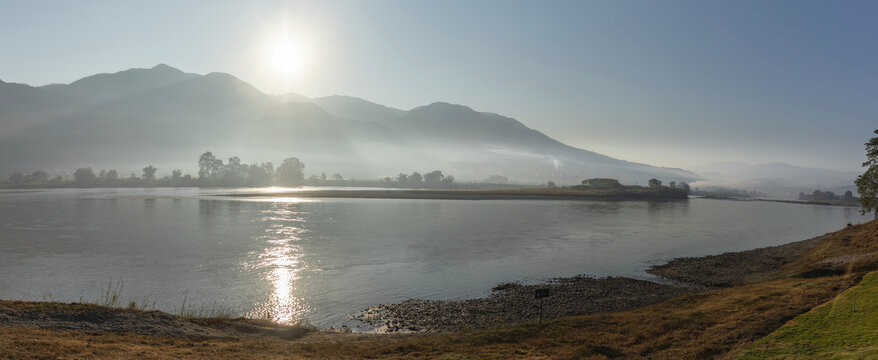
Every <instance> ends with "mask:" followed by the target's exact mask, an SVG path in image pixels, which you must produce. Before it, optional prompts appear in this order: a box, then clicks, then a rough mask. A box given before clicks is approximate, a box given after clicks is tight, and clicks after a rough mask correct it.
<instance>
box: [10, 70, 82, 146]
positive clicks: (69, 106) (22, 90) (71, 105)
mask: <svg viewBox="0 0 878 360" xmlns="http://www.w3.org/2000/svg"><path fill="white" fill-rule="evenodd" d="M86 106H87V104H85V103H84V102H82V101H80V100H78V99H76V98H72V97H69V96H65V95H60V94H56V93H54V92H51V91H46V90H44V89H40V88H35V87H32V86H30V85H24V84H15V83H7V82H3V81H0V138H3V137H10V136H13V135H14V134H15V133H17V132H18V131H20V130H22V129H25V128H28V127H31V126H35V125H39V124H40V123H42V122H43V121H46V120H47V119H52V118H56V117H59V116H62V115H65V114H69V113H73V112H76V111H79V110H82V109H83V108H85V107H86Z"/></svg>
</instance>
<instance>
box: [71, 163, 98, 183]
mask: <svg viewBox="0 0 878 360" xmlns="http://www.w3.org/2000/svg"><path fill="white" fill-rule="evenodd" d="M96 178H97V176H95V172H94V171H92V169H91V168H90V167H87V168H79V169H76V172H74V173H73V181H75V182H76V183H77V184H78V185H91V184H92V183H94V182H95V179H96Z"/></svg>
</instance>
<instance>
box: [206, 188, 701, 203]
mask: <svg viewBox="0 0 878 360" xmlns="http://www.w3.org/2000/svg"><path fill="white" fill-rule="evenodd" d="M223 196H230V197H272V198H277V197H297V198H352V199H357V198H359V199H427V200H559V199H560V200H592V199H594V200H682V199H686V195H685V194H684V193H683V192H681V191H668V190H667V188H664V189H651V188H644V187H632V189H628V188H626V189H622V190H582V189H576V188H525V189H506V190H313V191H284V192H274V193H235V194H226V195H223Z"/></svg>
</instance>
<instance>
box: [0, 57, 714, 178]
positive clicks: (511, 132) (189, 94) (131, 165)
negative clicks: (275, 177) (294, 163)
mask: <svg viewBox="0 0 878 360" xmlns="http://www.w3.org/2000/svg"><path fill="white" fill-rule="evenodd" d="M6 103H10V104H13V103H14V104H18V105H16V106H10V107H7V106H3V107H0V119H4V120H5V119H27V121H23V120H15V121H14V122H12V121H3V122H2V123H0V130H2V131H0V133H2V134H10V135H11V136H7V137H4V138H2V139H0V173H8V172H11V171H33V170H36V169H48V170H52V169H57V170H59V171H60V170H65V171H67V172H68V173H69V170H70V169H74V168H76V167H81V166H92V167H94V168H96V169H104V168H106V169H110V168H115V169H118V170H123V171H132V170H133V171H137V172H139V171H138V170H137V169H140V168H141V167H143V166H146V165H148V164H154V165H156V166H158V167H159V168H160V169H164V171H169V170H170V169H172V168H182V169H184V170H185V171H187V172H194V171H195V166H196V161H195V159H197V157H198V155H200V154H201V153H202V152H204V151H206V150H210V151H213V152H214V153H215V154H217V155H218V156H221V157H224V156H233V155H236V156H239V157H240V158H241V159H243V160H244V161H245V162H246V161H269V160H271V161H275V162H278V161H280V160H281V159H283V158H285V157H289V156H296V157H299V158H300V159H302V161H303V162H304V163H305V164H306V165H307V168H306V172H307V173H308V174H314V173H318V174H319V173H320V172H326V173H336V172H337V173H342V174H343V175H345V176H346V177H357V178H377V177H383V176H393V175H395V174H398V173H400V172H411V171H422V172H423V171H430V170H434V169H441V170H443V171H444V172H445V173H447V174H453V175H455V177H457V178H458V179H461V180H467V179H471V180H480V179H484V178H486V177H488V176H490V175H494V174H500V175H505V176H507V177H508V178H509V179H510V180H511V181H514V182H521V183H544V182H546V181H548V180H554V181H556V182H558V183H567V184H572V183H578V182H579V181H581V180H582V179H583V178H588V177H616V178H619V179H620V180H622V181H623V182H628V183H640V184H644V183H646V181H647V180H648V179H649V178H653V177H656V178H661V179H664V180H668V181H670V180H676V181H681V180H683V181H691V180H694V179H696V178H697V176H696V175H694V174H693V173H690V172H688V171H685V170H681V169H670V168H659V167H653V166H649V165H645V164H637V163H632V162H627V161H623V160H618V159H614V158H611V157H608V156H604V155H601V154H598V153H594V152H591V151H587V150H582V149H578V148H574V147H570V146H567V145H565V144H562V143H560V142H558V141H556V140H554V139H552V138H550V137H548V136H546V135H545V134H543V133H541V132H539V131H536V130H534V129H531V128H529V127H527V126H525V125H524V124H522V123H521V122H519V121H517V120H515V119H512V118H508V117H504V116H501V115H498V114H493V113H485V112H478V111H475V110H473V109H471V108H469V107H466V106H462V105H454V104H449V103H443V102H437V103H433V104H429V105H426V106H421V107H417V108H414V109H412V110H409V111H403V110H400V109H394V108H391V107H387V106H383V105H380V104H375V103H371V102H368V101H366V100H363V99H359V98H354V97H348V96H328V97H321V98H314V99H311V98H307V97H304V96H300V95H295V94H287V95H284V96H275V95H268V94H264V93H262V92H261V91H259V90H258V89H256V88H254V87H253V86H251V85H250V84H248V83H246V82H244V81H242V80H240V79H238V78H236V77H234V76H232V75H229V74H223V73H210V74H207V75H197V74H190V73H185V72H183V71H180V70H178V69H175V68H172V67H170V66H167V65H158V66H156V67H153V68H151V69H130V70H125V71H121V72H116V73H112V74H99V75H94V76H89V77H86V78H83V79H81V80H78V81H75V82H73V83H71V84H66V85H64V84H60V85H57V84H56V85H49V86H44V87H40V88H34V87H30V86H27V85H20V84H15V86H12V85H10V84H6V83H2V84H0V104H6ZM47 109H48V110H47ZM51 109H63V110H66V111H55V110H51ZM69 109H73V110H72V111H71V110H69ZM49 110H51V111H49ZM161 171H162V170H160V173H161Z"/></svg>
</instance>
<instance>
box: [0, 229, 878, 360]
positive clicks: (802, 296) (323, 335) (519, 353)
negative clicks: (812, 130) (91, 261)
mask: <svg viewBox="0 0 878 360" xmlns="http://www.w3.org/2000/svg"><path fill="white" fill-rule="evenodd" d="M876 239H878V221H872V222H869V223H867V224H863V225H856V226H851V227H848V228H846V229H842V230H840V231H837V232H833V233H829V234H826V235H824V236H821V237H818V238H815V239H811V240H807V241H804V242H800V243H802V244H797V245H796V244H791V245H790V246H781V247H775V248H766V249H759V250H754V251H748V252H741V253H731V254H724V255H718V256H712V257H704V258H696V259H686V260H678V261H677V262H676V263H675V262H674V261H672V262H671V263H669V264H673V265H671V266H667V267H665V269H674V271H672V272H669V274H689V275H686V276H687V278H689V279H691V280H693V282H695V283H696V284H699V285H697V286H695V287H694V290H693V289H692V288H693V287H687V288H685V289H686V291H687V292H686V293H683V294H677V295H672V296H671V297H670V299H668V300H663V301H661V300H660V301H659V302H657V303H654V304H652V305H646V306H642V307H638V308H635V309H633V310H627V311H618V310H615V309H613V308H601V306H595V307H594V309H597V313H593V314H589V315H581V316H564V317H560V318H556V319H551V320H547V321H545V322H544V323H543V324H541V325H540V324H537V323H535V322H534V321H533V319H530V320H529V321H528V322H526V323H523V324H503V325H497V326H496V327H491V328H489V329H476V330H454V331H445V332H440V333H431V334H424V333H415V334H407V335H399V334H396V335H388V334H348V333H339V332H333V331H311V332H308V333H307V334H306V335H305V336H301V337H298V338H295V337H289V338H288V339H285V338H283V337H280V336H273V335H271V334H263V333H260V332H254V333H252V334H249V335H248V334H247V332H246V331H241V332H238V333H235V332H234V331H230V330H228V328H232V329H235V326H236V325H233V324H235V320H230V319H218V320H211V319H202V320H197V319H183V318H177V319H176V320H180V321H188V322H190V323H192V324H195V325H199V326H207V327H208V328H210V329H214V330H210V331H228V332H227V333H222V334H220V336H204V335H195V336H190V335H187V334H186V333H182V334H177V335H180V337H176V336H177V335H174V334H159V333H155V334H150V333H143V332H138V330H137V329H138V328H139V325H137V324H134V325H133V326H131V327H128V328H110V329H109V331H106V332H101V331H100V330H98V332H95V331H94V330H89V329H87V328H82V327H81V326H80V328H75V329H71V328H65V327H41V326H40V324H41V323H43V322H45V321H48V319H52V318H58V317H61V318H62V320H64V321H70V322H73V323H81V322H85V323H95V324H102V323H108V322H112V321H111V319H113V317H112V316H110V315H107V314H106V313H105V312H104V311H107V312H110V313H113V312H125V311H128V310H123V309H108V308H105V309H104V310H101V311H100V312H98V313H90V312H89V311H90V310H89V311H85V312H83V309H82V308H80V307H79V305H77V304H52V305H50V307H57V308H58V309H61V310H60V312H57V311H58V310H57V309H56V310H51V309H41V308H40V307H41V306H43V304H45V303H22V302H6V303H4V305H5V306H7V307H12V308H13V309H20V308H21V307H33V309H31V310H28V311H30V312H31V314H32V315H30V316H31V318H33V321H34V322H35V323H31V324H26V325H20V324H21V323H16V322H13V321H12V320H10V319H11V317H10V316H9V315H8V314H9V313H10V312H9V311H5V310H4V312H3V314H7V316H6V317H0V358H3V357H8V358H55V357H80V358H81V357H88V358H120V357H122V358H125V357H152V358H181V357H187V358H232V357H233V358H339V359H360V358H394V359H415V358H445V359H468V358H489V359H491V358H496V359H506V358H558V359H587V358H595V359H602V358H617V357H619V358H652V359H688V358H713V357H720V356H725V355H727V354H732V355H734V354H735V353H736V352H738V351H741V350H742V349H745V348H746V347H747V346H749V344H751V343H753V342H754V341H756V340H758V339H759V338H761V337H763V336H766V335H768V334H769V333H771V332H772V331H774V330H775V329H778V328H779V327H781V326H782V325H784V324H785V323H786V322H787V321H789V320H790V319H792V318H794V317H796V316H798V315H800V314H803V313H805V312H808V311H810V310H811V309H812V308H814V307H815V306H817V305H819V304H822V303H825V302H827V301H830V300H832V299H833V298H835V297H836V296H837V295H838V294H840V293H841V292H843V291H844V290H846V289H848V288H850V287H852V286H854V285H855V284H857V283H858V282H859V281H860V279H861V278H862V277H863V274H865V273H866V272H869V271H874V270H878V256H876V254H878V241H875V240H876ZM766 259H768V260H766ZM657 268H659V267H657ZM705 269H707V270H705ZM710 269H713V270H710ZM741 269H750V270H749V271H741ZM699 272H704V273H707V274H708V275H705V276H698V277H696V276H693V275H691V274H698V273H699ZM731 272H742V273H743V274H744V275H742V276H741V277H740V279H737V278H734V277H730V275H729V273H731ZM711 274H712V275H711ZM669 276H673V277H678V278H680V279H683V277H682V275H669ZM729 279H732V280H729ZM570 281H572V283H567V284H561V285H559V286H568V287H571V288H572V289H573V291H569V294H571V295H570V296H571V297H585V296H594V297H593V299H601V298H602V297H601V295H603V299H605V302H603V303H604V304H610V305H612V304H614V303H616V302H619V303H620V304H623V305H624V304H625V302H624V299H623V300H619V299H616V300H613V297H612V295H613V294H614V291H615V290H616V289H619V290H622V291H620V292H615V294H626V292H625V291H627V290H626V287H627V288H628V289H631V291H635V292H640V295H644V294H643V292H645V291H650V289H652V290H655V289H659V292H661V291H675V290H673V289H676V288H677V287H671V288H664V286H667V285H660V286H659V287H657V288H641V289H639V290H637V289H638V287H639V286H642V285H641V284H639V283H637V280H632V279H624V278H611V279H591V278H582V277H581V278H574V279H573V280H569V279H568V280H560V282H570ZM613 281H617V282H618V283H614V282H613ZM656 285H657V284H655V285H646V286H656ZM530 286H531V285H528V286H522V285H504V286H499V287H498V289H497V290H498V291H499V292H501V293H505V294H507V295H505V296H511V297H513V298H514V297H515V296H522V297H523V296H527V295H532V292H531V291H532V290H533V289H534V288H532V287H530ZM668 289H670V290H668ZM564 293H565V292H564V290H558V289H556V292H555V295H553V296H559V297H564V295H558V294H564ZM516 294H517V295H516ZM659 295H661V294H659ZM551 297H552V296H550V297H549V298H547V300H546V301H547V303H548V301H549V299H551ZM617 298H618V297H617ZM488 299H490V297H489V298H488ZM559 303H561V304H563V303H565V302H564V301H559ZM573 303H575V301H574V302H573ZM593 303H594V304H601V303H602V302H601V301H598V300H593ZM586 305H587V303H586ZM418 306H420V305H417V306H415V308H417V307H418ZM430 306H433V305H430ZM612 306H616V305H612ZM635 306H636V305H635ZM516 308H520V307H518V306H516ZM463 309H464V310H466V309H467V308H466V307H464V308H463ZM443 310H444V309H443ZM601 310H604V311H601ZM53 311H56V312H53ZM59 313H60V314H61V315H58V314H59ZM144 313H145V314H150V313H151V312H144ZM407 313H410V314H412V316H414V315H415V314H416V312H415V311H410V312H407ZM102 314H103V315H102ZM159 314H160V313H159ZM400 314H403V313H400ZM448 314H449V313H447V312H439V313H434V314H429V313H422V314H420V315H421V316H420V318H425V319H430V318H436V319H440V320H439V321H440V322H441V321H442V320H441V319H442V316H445V318H446V319H448ZM459 314H465V312H464V311H461V312H459ZM488 314H489V313H485V314H483V315H481V316H482V317H488V316H491V315H488ZM165 315H166V314H165ZM16 316H18V315H16ZM150 316H156V317H157V319H158V320H156V321H157V322H158V323H164V322H167V323H168V324H171V325H172V327H176V326H177V325H176V324H177V323H176V322H175V321H176V320H174V319H170V318H164V317H163V316H164V315H161V316H159V315H150ZM168 316H170V315H168ZM497 316H500V317H502V316H503V315H502V314H497ZM529 316H532V315H531V314H526V316H525V317H529ZM123 318H124V317H123ZM452 323H453V321H452ZM391 324H392V323H391ZM185 326H190V325H185ZM454 328H456V329H459V328H460V327H454ZM463 328H468V327H467V326H463ZM217 329H219V330H217ZM222 329H226V330H222ZM190 330H191V329H190ZM193 331H194V330H193ZM204 331H207V330H204ZM235 331H236V330H235ZM208 335H209V334H208Z"/></svg>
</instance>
